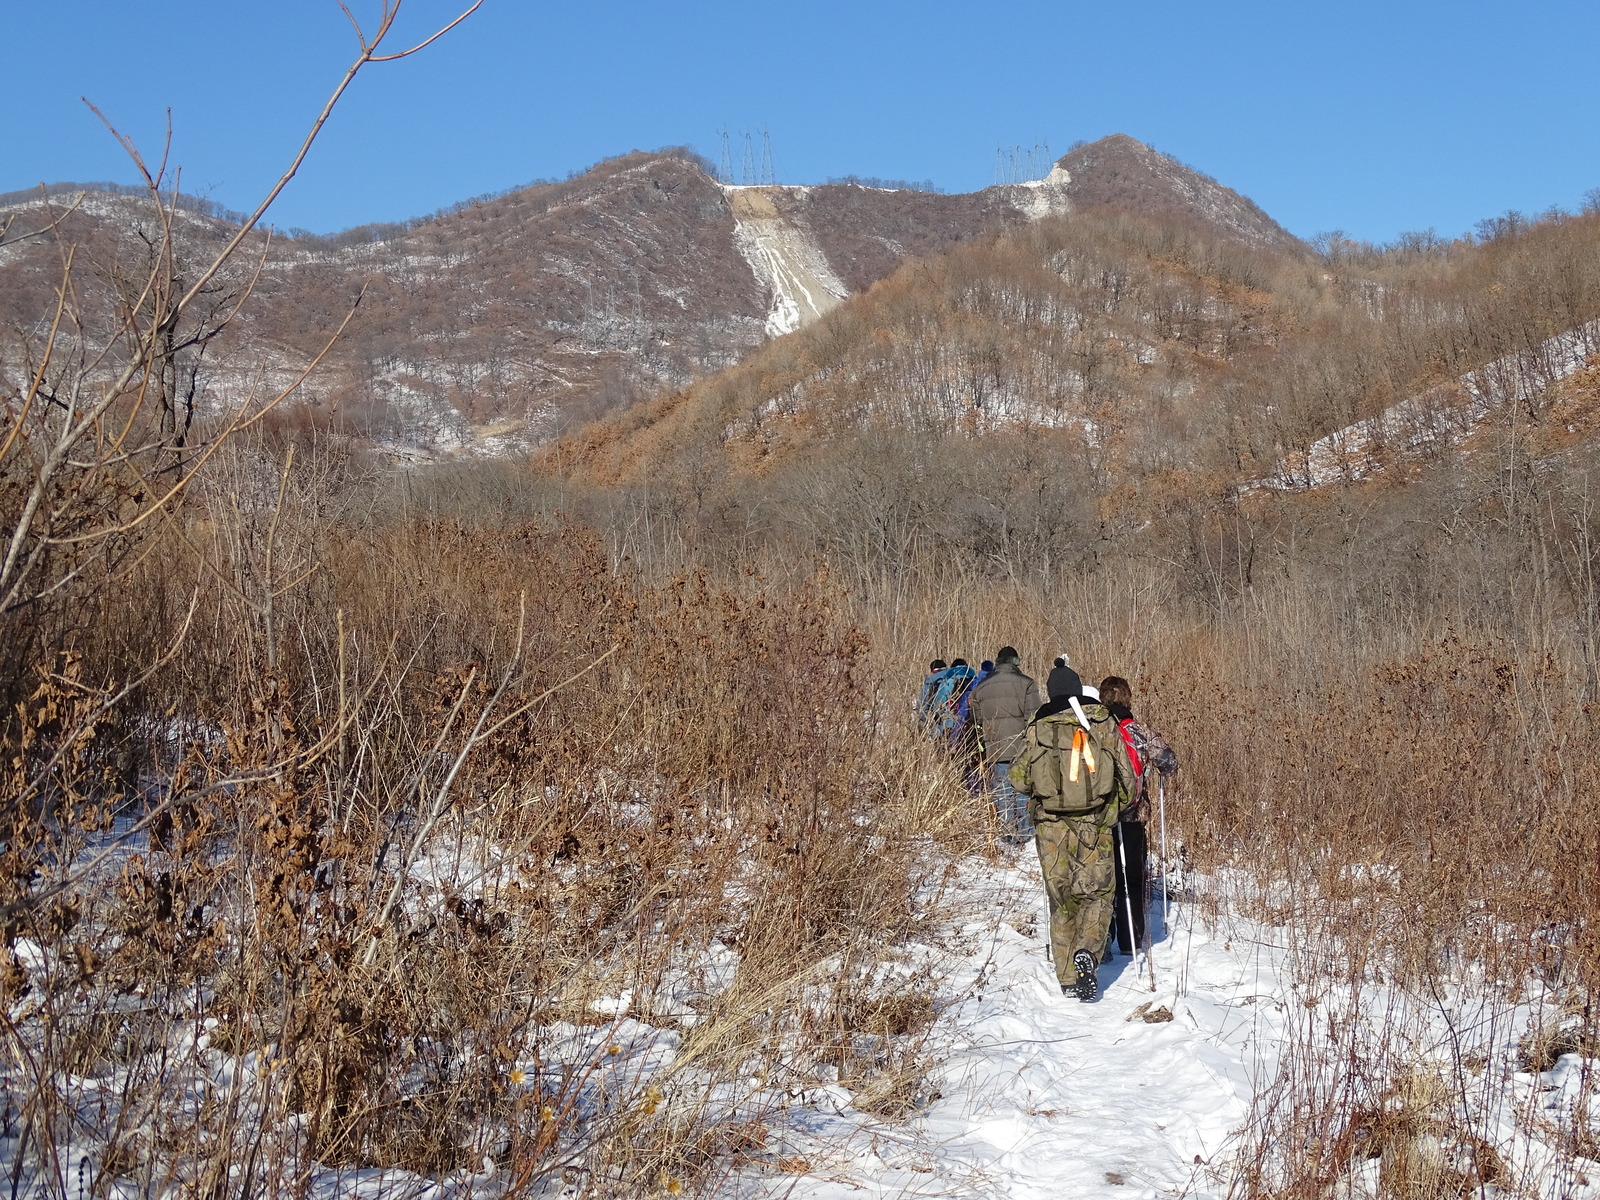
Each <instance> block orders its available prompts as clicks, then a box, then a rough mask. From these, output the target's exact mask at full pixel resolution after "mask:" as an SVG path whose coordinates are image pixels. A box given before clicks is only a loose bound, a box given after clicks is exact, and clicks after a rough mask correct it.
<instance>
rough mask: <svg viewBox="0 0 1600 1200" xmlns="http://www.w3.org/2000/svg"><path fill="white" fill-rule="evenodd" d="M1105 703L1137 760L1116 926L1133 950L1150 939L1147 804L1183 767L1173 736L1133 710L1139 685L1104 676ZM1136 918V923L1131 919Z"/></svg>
mask: <svg viewBox="0 0 1600 1200" xmlns="http://www.w3.org/2000/svg"><path fill="white" fill-rule="evenodd" d="M1100 702H1101V703H1102V704H1104V705H1105V706H1106V708H1107V709H1109V710H1110V712H1111V715H1112V717H1114V718H1115V719H1116V722H1117V728H1118V729H1120V730H1121V731H1122V740H1123V743H1124V744H1125V745H1126V746H1127V747H1128V757H1129V759H1131V760H1132V762H1133V774H1134V786H1133V795H1132V796H1130V797H1129V798H1128V801H1127V803H1125V804H1123V806H1122V815H1121V818H1120V819H1119V821H1118V822H1117V838H1118V841H1119V843H1120V845H1119V846H1118V849H1117V856H1116V869H1117V894H1116V900H1115V903H1114V907H1113V908H1112V914H1113V915H1112V920H1111V925H1112V928H1113V929H1114V930H1116V935H1117V949H1118V950H1120V951H1121V952H1122V953H1123V954H1130V955H1131V954H1132V953H1133V952H1134V950H1135V949H1137V948H1138V946H1139V945H1141V944H1142V943H1143V942H1144V910H1145V895H1144V890H1145V889H1144V885H1145V871H1146V868H1145V859H1146V856H1147V847H1148V845H1149V839H1148V838H1147V837H1146V836H1145V827H1144V823H1145V817H1146V816H1147V815H1148V814H1149V809H1150V806H1149V805H1148V804H1147V803H1146V799H1147V796H1148V791H1149V788H1148V787H1147V786H1146V785H1147V784H1153V782H1154V780H1155V777H1156V776H1157V775H1158V774H1159V775H1163V776H1166V775H1171V774H1172V773H1173V772H1174V771H1176V770H1177V769H1178V756H1177V754H1176V753H1174V751H1173V749H1172V747H1171V746H1169V745H1168V744H1167V739H1166V738H1164V737H1162V736H1161V735H1160V734H1159V733H1158V732H1156V731H1155V730H1154V729H1152V728H1151V727H1150V726H1148V725H1146V724H1144V723H1143V722H1142V721H1140V720H1138V719H1137V718H1136V717H1135V716H1134V715H1133V688H1132V686H1130V685H1129V683H1128V681H1127V680H1126V679H1124V678H1122V676H1120V675H1107V676H1106V677H1105V678H1104V679H1102V680H1101V681H1100ZM1130 916H1131V917H1132V927H1131V928H1130V926H1129V918H1130Z"/></svg>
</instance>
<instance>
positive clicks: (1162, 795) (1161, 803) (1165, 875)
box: [1156, 774, 1172, 937]
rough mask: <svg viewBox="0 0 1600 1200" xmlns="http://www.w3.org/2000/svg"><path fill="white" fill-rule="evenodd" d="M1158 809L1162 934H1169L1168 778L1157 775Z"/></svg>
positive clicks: (1170, 868) (1163, 935)
mask: <svg viewBox="0 0 1600 1200" xmlns="http://www.w3.org/2000/svg"><path fill="white" fill-rule="evenodd" d="M1156 811H1157V812H1159V813H1160V814H1161V936H1162V937H1165V936H1166V935H1167V913H1168V910H1169V908H1170V906H1169V905H1168V904H1167V880H1168V879H1169V878H1170V877H1171V874H1172V863H1171V862H1170V861H1168V859H1167V780H1166V777H1165V776H1164V775H1159V774H1158V775H1157V776H1156Z"/></svg>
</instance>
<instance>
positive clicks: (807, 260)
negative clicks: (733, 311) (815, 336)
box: [723, 185, 850, 337]
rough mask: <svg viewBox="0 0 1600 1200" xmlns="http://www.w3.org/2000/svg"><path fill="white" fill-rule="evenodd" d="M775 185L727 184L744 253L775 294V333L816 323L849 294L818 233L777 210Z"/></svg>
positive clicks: (771, 326)
mask: <svg viewBox="0 0 1600 1200" xmlns="http://www.w3.org/2000/svg"><path fill="white" fill-rule="evenodd" d="M776 190H777V189H776V188H769V187H734V186H731V185H727V186H724V187H723V192H724V194H725V195H727V197H728V203H729V205H730V206H731V207H732V209H733V219H734V222H735V228H734V240H735V242H736V243H737V245H738V247H739V253H740V254H742V255H743V256H744V260H745V261H746V262H747V263H749V264H750V269H751V270H752V271H753V272H754V273H755V277H756V279H758V280H759V281H760V282H761V284H762V286H763V287H765V288H766V289H767V291H768V293H769V294H770V295H771V297H772V307H771V309H770V310H769V311H768V313H767V334H768V336H770V337H778V336H779V335H781V334H785V333H793V332H794V331H795V330H796V329H799V328H801V327H802V326H805V325H809V324H811V323H812V322H813V321H815V320H817V319H818V318H819V317H821V316H822V314H823V313H825V312H827V311H828V310H829V309H831V308H833V307H834V306H835V305H837V304H838V303H839V302H840V301H841V300H843V299H845V297H847V296H849V294H850V289H849V288H847V287H845V285H844V284H843V283H842V282H841V281H840V279H839V277H838V276H837V275H835V274H834V272H833V268H832V267H830V266H829V265H828V258H827V255H825V254H824V253H823V252H822V247H821V246H819V245H817V242H816V239H815V238H813V237H812V236H811V235H810V234H809V233H807V232H806V231H805V230H802V229H800V228H798V227H797V226H796V225H795V224H794V223H793V222H791V221H788V220H786V219H784V217H783V216H782V215H781V214H780V213H779V212H778V209H777V206H776V205H775V204H774V203H773V201H772V193H773V192H775V191H776Z"/></svg>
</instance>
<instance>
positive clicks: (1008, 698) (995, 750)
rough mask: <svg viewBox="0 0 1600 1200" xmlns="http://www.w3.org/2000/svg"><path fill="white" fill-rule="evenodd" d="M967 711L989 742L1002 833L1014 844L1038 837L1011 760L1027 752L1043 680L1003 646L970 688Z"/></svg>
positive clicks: (987, 757)
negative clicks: (988, 672) (1027, 671)
mask: <svg viewBox="0 0 1600 1200" xmlns="http://www.w3.org/2000/svg"><path fill="white" fill-rule="evenodd" d="M969 695H970V696H971V697H972V698H971V700H970V701H969V702H968V704H967V712H968V715H969V716H970V717H971V720H972V724H973V726H974V728H976V729H977V731H978V737H979V742H980V744H981V746H982V747H983V770H984V774H985V777H986V781H987V782H988V784H989V787H990V794H991V795H992V796H993V797H994V807H995V815H996V816H997V817H999V819H1000V835H1001V837H1002V839H1003V840H1005V841H1006V842H1008V843H1009V844H1011V845H1013V846H1020V845H1022V844H1024V843H1026V842H1028V841H1030V840H1031V839H1032V837H1033V822H1032V821H1030V820H1029V819H1028V799H1027V797H1026V796H1024V795H1023V794H1022V793H1021V792H1019V791H1017V790H1016V789H1015V788H1014V787H1012V786H1011V780H1010V778H1009V776H1010V774H1011V762H1012V760H1013V759H1014V758H1016V756H1017V755H1018V754H1020V753H1021V752H1022V747H1023V742H1024V739H1025V736H1026V734H1027V732H1028V722H1029V721H1030V720H1031V719H1032V718H1033V714H1034V713H1035V712H1036V711H1037V710H1038V708H1039V685H1038V684H1037V683H1035V682H1034V681H1033V680H1032V679H1030V678H1029V677H1028V676H1026V675H1024V674H1023V673H1022V656H1021V655H1020V654H1018V653H1017V651H1016V648H1015V647H1014V646H1002V647H1001V648H1000V652H999V653H998V654H996V655H995V656H994V674H992V675H990V676H989V678H987V679H985V680H984V681H983V682H982V683H980V684H977V685H975V686H974V687H972V688H971V689H970V691H969Z"/></svg>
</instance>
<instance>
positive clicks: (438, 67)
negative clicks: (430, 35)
mask: <svg viewBox="0 0 1600 1200" xmlns="http://www.w3.org/2000/svg"><path fill="white" fill-rule="evenodd" d="M352 7H353V8H354V9H355V11H356V12H357V14H358V15H372V14H375V13H376V11H377V4H376V3H375V0H352ZM452 13H453V10H452V9H451V8H450V6H449V5H447V4H445V3H443V2H442V0H406V3H405V6H404V8H403V10H402V22H401V32H402V33H409V34H415V33H420V32H421V31H423V29H424V27H426V26H429V25H431V24H432V23H435V22H438V21H440V20H441V19H448V17H449V16H450V15H452ZM0 41H3V43H4V45H5V48H6V54H5V59H6V63H7V66H6V80H5V82H6V92H7V95H8V98H9V105H8V109H9V113H8V119H7V120H6V121H5V122H3V123H0V191H8V190H14V189H17V188H22V187H27V186H29V185H31V184H34V183H37V182H39V181H41V180H45V181H56V180H68V179H71V180H98V179H114V180H121V181H127V182H131V181H132V178H133V177H132V173H131V171H130V170H129V168H128V167H127V166H126V164H125V160H123V159H122V157H121V152H120V151H119V150H118V148H117V147H116V145H115V143H114V142H113V141H112V139H111V137H110V136H109V135H108V134H107V133H106V132H105V130H104V129H103V128H102V127H101V126H100V124H99V122H98V121H97V120H96V119H95V118H94V116H93V115H92V114H91V113H90V112H89V111H88V110H87V109H86V108H84V106H83V105H82V104H81V103H80V101H79V97H80V96H87V97H88V98H89V99H90V100H93V101H94V102H95V103H96V104H98V105H99V106H100V107H101V108H102V109H103V110H104V111H105V112H106V114H107V116H108V117H110V118H111V119H112V120H113V121H115V122H117V123H118V125H119V126H120V127H121V128H123V129H124V131H125V132H127V133H129V134H131V135H132V136H133V137H134V138H135V139H136V140H137V141H138V143H139V144H140V145H141V147H143V148H144V149H145V150H146V151H148V152H150V153H152V154H155V153H159V147H160V142H161V137H162V131H163V129H164V123H165V112H166V109H168V108H169V107H170V108H171V110H172V122H173V129H174V151H173V159H174V161H175V162H177V163H178V164H180V165H181V166H182V168H183V181H184V190H186V191H192V192H195V193H198V194H201V195H208V196H210V198H212V199H214V200H216V201H218V202H220V203H222V204H224V205H227V206H229V207H232V208H240V209H243V208H248V207H250V206H251V205H252V204H253V202H254V200H255V199H256V198H257V197H258V196H259V195H260V193H261V192H262V191H263V190H264V189H265V188H266V187H267V186H269V184H270V182H271V179H272V178H273V177H274V174H275V171H276V170H277V169H280V168H281V165H282V164H284V163H285V162H286V161H287V159H288V157H289V156H290V154H291V153H292V149H293V147H294V145H295V144H296V143H297V141H298V139H299V137H300V136H301V135H302V133H303V131H304V129H305V127H306V125H307V124H308V123H309V121H310V120H311V118H312V117H313V116H314V115H315V113H316V111H317V110H318V108H319V107H320V105H321V102H322V99H323V98H324V97H325V95H326V94H327V92H328V91H329V89H330V88H331V86H332V84H333V83H334V81H335V80H336V79H337V77H338V75H339V74H340V72H341V71H342V69H343V67H344V66H345V65H346V63H347V61H348V59H349V58H350V56H351V53H352V51H353V48H354V47H353V35H352V34H351V32H350V29H349V27H348V25H347V24H346V23H345V20H344V17H343V15H342V14H341V13H340V12H339V9H338V6H337V5H336V4H335V3H334V0H267V2H262V3H256V4H250V3H245V2H244V0H141V2H140V3H137V4H134V3H130V2H129V0H0ZM1597 45H1600V4H1597V3H1595V2H1594V0H1586V2H1584V3H1575V2H1574V3H1568V2H1552V3H1538V2H1535V3H1529V4H1509V3H1498V4H1490V3H1474V2H1471V0H1464V2H1456V3H1451V4H1445V3H1442V2H1439V3H1434V2H1423V0H1414V2H1408V0H1392V2H1390V3H1347V4H1325V5H1307V4H1294V3H1291V2H1285V0H1275V2H1272V3H1264V2H1253V0H1252V2H1238V0H1213V2H1212V3H1210V4H1195V3H1192V2H1186V3H1171V2H1168V0H1145V2H1143V3H1138V4H1121V5H1119V4H1116V3H1108V2H1107V0H1097V2H1096V3H1092V4H1091V3H1081V2H1079V0H1058V2H1056V3H1036V2H1018V3H1009V4H1005V3H987V4H956V3H946V2H942V0H920V2H919V3H915V4H912V3H903V2H900V0H893V2H890V0H881V2H879V0H854V2H852V3H844V2H840V0H812V2H811V3H806V4H789V5H778V4H763V3H754V4H752V3H749V2H748V0H741V2H739V3H734V2H731V0H708V2H701V3H694V4H667V3H663V2H661V0H656V2H654V3H639V2H633V0H584V2H582V3H576V4H565V5H560V6H557V5H550V4H541V3H531V2H529V0H486V2H485V4H484V6H483V7H482V9H480V10H479V12H478V13H477V14H475V15H474V16H473V17H472V18H471V19H470V20H469V21H467V22H466V23H465V24H464V25H462V26H461V27H460V28H458V29H457V30H455V31H454V32H452V33H451V34H449V35H447V37H446V38H445V39H444V40H442V41H441V42H439V43H437V44H435V45H434V46H433V47H431V48H429V49H428V50H427V51H425V52H424V53H423V54H421V55H419V56H418V57H416V58H415V59H411V60H407V61H404V62H399V63H392V64H387V65H380V66H375V67H372V68H369V72H370V73H369V74H367V75H365V76H364V77H363V78H361V79H360V80H358V81H357V83H356V85H355V87H354V89H353V91H352V92H351V93H350V94H349V96H348V97H347V99H346V102H345V103H344V105H343V106H342V107H341V108H340V109H339V111H337V112H336V113H335V115H334V117H333V120H332V121H331V122H330V124H329V126H328V128H327V130H326V131H325V133H324V135H323V140H322V141H320V142H319V144H318V147H317V149H316V150H315V151H314V152H313V154H312V156H311V158H310V159H309V160H308V162H307V164H306V166H305V168H304V169H303V170H302V172H301V174H300V176H299V177H298V178H297V179H296V180H295V181H294V182H293V183H292V184H291V185H290V187H289V190H288V191H287V192H286V193H285V195H284V196H283V198H282V199H281V200H280V202H279V205H278V206H277V208H276V209H275V210H274V216H273V220H274V221H275V223H277V224H278V225H279V226H281V227H292V226H300V227H304V228H308V229H312V230H315V231H318V232H328V231H331V230H335V229H340V228H345V227H348V226H350V225H354V224H359V223H362V222H365V221H376V220H393V219H397V218H401V217H406V216H413V215H417V214H421V213H425V212H429V211H432V210H433V209H436V208H439V207H441V206H443V205H446V204H449V203H451V202H453V201H456V200H459V199H463V198H465V197H468V196H472V195H475V194H478V193H482V192H488V191H498V190H501V189H504V188H507V187H511V186H513V185H516V184H519V183H523V182H526V181H528V180H530V179H533V178H536V177H543V176H553V177H562V176H565V175H567V174H568V173H569V172H571V171H573V170H576V169H581V168H583V167H585V166H587V165H589V164H590V163H592V162H594V161H596V160H598V159H601V158H605V157H608V156H610V155H613V154H617V153H621V152H624V151H627V150H630V149H634V148H640V149H649V148H654V147H657V146H663V145H672V144H683V143H687V144H689V145H692V146H694V147H695V148H697V149H699V150H701V151H702V152H703V153H705V154H707V155H708V156H709V157H711V158H713V159H715V158H717V157H718V134H717V131H718V130H719V129H720V128H723V127H727V128H729V129H730V130H732V131H733V132H734V134H735V139H736V141H737V136H738V132H739V131H740V130H743V129H746V128H750V129H755V130H760V129H761V128H762V127H765V128H767V129H768V130H769V131H770V134H771V138H772V146H773V151H774V158H775V163H776V168H777V177H778V179H779V181H780V182H795V183H803V182H816V181H821V180H824V179H826V178H828V177H829V176H836V175H844V174H848V173H854V174H858V175H876V176H882V177H888V178H896V177H898V178H906V179H918V180H920V179H932V180H934V181H935V182H936V183H938V184H939V185H940V186H942V187H944V188H945V189H946V190H949V191H965V190H970V189H974V188H979V187H983V186H986V185H988V184H989V183H991V182H992V181H993V176H994V158H995V148H996V146H997V145H1000V144H1004V145H1007V146H1010V145H1014V144H1022V145H1027V146H1031V145H1033V144H1034V143H1036V142H1040V141H1047V142H1048V143H1049V145H1050V147H1051V150H1052V152H1053V154H1055V155H1059V154H1061V153H1063V152H1065V150H1066V149H1067V148H1068V146H1069V145H1071V144H1072V143H1073V142H1074V141H1076V140H1078V139H1080V138H1082V139H1091V140H1092V139H1094V138H1097V137H1100V136H1103V135H1105V134H1108V133H1115V132H1124V133H1128V134H1131V135H1133V136H1134V137H1137V138H1140V139H1141V140H1143V141H1145V142H1148V143H1150V144H1151V145H1154V146H1155V147H1156V148H1157V149H1158V150H1161V151H1164V152H1166V153H1168V154H1172V155H1174V156H1175V157H1177V158H1180V159H1182V160H1183V161H1184V162H1187V163H1189V164H1190V165H1192V166H1195V167H1198V168H1200V169H1201V170H1203V171H1205V172H1207V173H1208V174H1211V175H1214V176H1216V177H1217V178H1218V179H1220V180H1221V181H1222V182H1223V183H1225V184H1228V185H1229V186H1231V187H1234V188H1237V189H1238V190H1239V191H1242V192H1244V193H1245V194H1246V195H1248V196H1250V197H1251V198H1252V199H1254V200H1255V201H1256V202H1257V203H1259V204H1260V205H1261V206H1262V207H1263V208H1265V209H1266V210H1267V211H1268V212H1269V213H1271V214H1272V215H1273V216H1275V217H1277V218H1278V220H1280V221H1281V222H1282V223H1283V224H1284V225H1286V226H1287V227H1288V228H1289V229H1290V230H1292V231H1293V232H1295V233H1298V234H1300V235H1302V236H1310V235H1312V234H1314V233H1317V232H1320V231H1324V230H1331V229H1342V230H1344V231H1345V232H1346V233H1347V234H1349V235H1350V236H1354V237H1362V238H1368V239H1372V240H1375V241H1387V240H1390V239H1392V238H1393V237H1394V236H1396V235H1397V234H1398V233H1400V232H1402V231H1406V230H1415V229H1425V228H1434V229H1436V230H1437V231H1438V232H1440V233H1441V234H1456V233H1460V232H1463V231H1465V230H1468V229H1470V228H1471V227H1472V225H1473V224H1474V223H1475V222H1476V221H1477V220H1479V219H1481V218H1484V217H1489V216H1495V215H1498V214H1499V213H1502V212H1504V211H1505V210H1507V209H1509V208H1516V209H1521V210H1523V211H1525V212H1537V211H1541V210H1543V209H1545V208H1548V207H1549V206H1551V205H1561V206H1564V207H1567V208H1575V207H1577V206H1578V205H1579V204H1580V203H1581V202H1582V199H1583V196H1584V193H1585V192H1587V191H1588V190H1589V189H1591V188H1600V89H1597V88H1596V87H1595V84H1594V78H1595V74H1596V69H1595V65H1594V58H1593V55H1594V48H1595V47H1596V46H1597ZM736 156H737V155H736Z"/></svg>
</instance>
